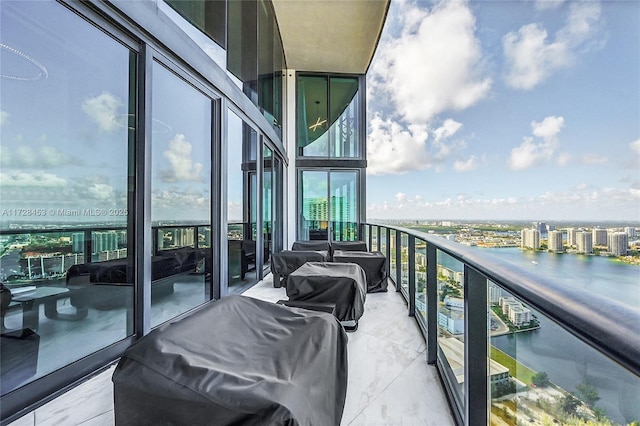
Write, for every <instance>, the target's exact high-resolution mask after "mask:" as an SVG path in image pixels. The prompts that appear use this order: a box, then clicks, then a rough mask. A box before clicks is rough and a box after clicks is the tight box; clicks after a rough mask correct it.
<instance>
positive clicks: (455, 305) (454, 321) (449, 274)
mask: <svg viewBox="0 0 640 426" xmlns="http://www.w3.org/2000/svg"><path fill="white" fill-rule="evenodd" d="M437 262H438V360H439V361H440V362H441V363H442V364H443V365H444V367H445V368H444V372H445V379H446V380H448V382H449V384H450V387H451V388H452V389H453V390H454V394H453V396H454V398H455V399H456V401H457V403H458V407H460V408H461V409H462V410H463V411H464V352H465V341H464V272H463V271H464V265H463V264H462V263H461V262H460V261H457V260H455V259H454V258H452V257H451V256H449V255H447V254H446V253H444V252H441V251H439V250H438V252H437Z"/></svg>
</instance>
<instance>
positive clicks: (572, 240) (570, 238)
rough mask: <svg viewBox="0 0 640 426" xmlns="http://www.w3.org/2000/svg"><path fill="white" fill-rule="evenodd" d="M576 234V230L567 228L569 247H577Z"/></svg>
mask: <svg viewBox="0 0 640 426" xmlns="http://www.w3.org/2000/svg"><path fill="white" fill-rule="evenodd" d="M576 232H577V230H576V229H575V228H567V246H569V247H575V245H576Z"/></svg>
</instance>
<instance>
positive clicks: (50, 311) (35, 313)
mask: <svg viewBox="0 0 640 426" xmlns="http://www.w3.org/2000/svg"><path fill="white" fill-rule="evenodd" d="M70 296H71V292H70V291H69V289H67V288H61V287H35V288H34V289H33V290H30V291H25V292H20V293H16V294H12V295H11V303H10V304H9V306H8V308H9V309H10V308H11V307H13V306H21V307H22V327H23V328H30V329H32V330H34V331H35V330H37V329H38V326H39V324H40V311H39V309H38V308H39V307H40V305H41V304H43V305H44V314H45V316H46V317H47V318H52V319H62V320H70V321H77V320H81V319H83V318H85V317H86V316H87V314H88V309H87V308H86V307H81V308H76V310H77V311H76V313H74V314H63V313H60V312H58V305H57V301H58V299H62V298H65V297H70ZM2 328H3V329H4V312H3V313H2Z"/></svg>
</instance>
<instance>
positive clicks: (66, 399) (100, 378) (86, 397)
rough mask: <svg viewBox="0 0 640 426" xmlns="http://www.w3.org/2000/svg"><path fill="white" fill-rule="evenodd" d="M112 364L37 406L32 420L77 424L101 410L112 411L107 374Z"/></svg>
mask: <svg viewBox="0 0 640 426" xmlns="http://www.w3.org/2000/svg"><path fill="white" fill-rule="evenodd" d="M114 369H115V365H113V366H111V367H110V368H109V369H107V370H106V371H104V372H103V373H101V374H99V375H97V376H95V377H92V378H91V379H89V380H87V381H86V382H85V383H82V384H81V385H79V386H77V387H75V388H73V389H71V390H70V391H69V392H67V393H65V394H64V395H62V396H60V397H58V398H56V399H54V400H53V401H51V402H49V403H47V404H45V405H43V406H42V407H40V408H37V409H36V411H35V420H36V422H35V424H36V425H37V426H41V425H42V426H45V425H56V426H57V425H79V424H81V423H83V422H86V421H87V420H90V419H93V418H95V417H97V416H99V415H101V414H103V413H107V412H109V411H113V384H112V382H111V376H112V375H113V370H114Z"/></svg>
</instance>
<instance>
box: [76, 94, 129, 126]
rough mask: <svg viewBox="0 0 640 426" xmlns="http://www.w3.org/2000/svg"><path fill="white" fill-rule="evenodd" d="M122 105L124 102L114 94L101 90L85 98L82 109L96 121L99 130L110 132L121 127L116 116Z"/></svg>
mask: <svg viewBox="0 0 640 426" xmlns="http://www.w3.org/2000/svg"><path fill="white" fill-rule="evenodd" d="M123 106H124V103H123V102H122V101H121V100H120V99H118V98H117V97H116V96H114V95H112V94H111V93H109V92H102V94H101V95H98V96H95V97H93V98H88V99H86V100H85V101H84V102H83V103H82V111H84V112H85V113H86V114H87V115H88V116H89V117H90V118H91V119H92V120H93V121H95V122H96V124H97V125H98V128H99V129H100V131H102V132H111V131H114V130H116V129H117V128H119V127H121V126H120V125H119V124H118V122H117V120H116V117H117V116H118V115H119V114H118V110H119V109H120V108H121V107H123Z"/></svg>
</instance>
